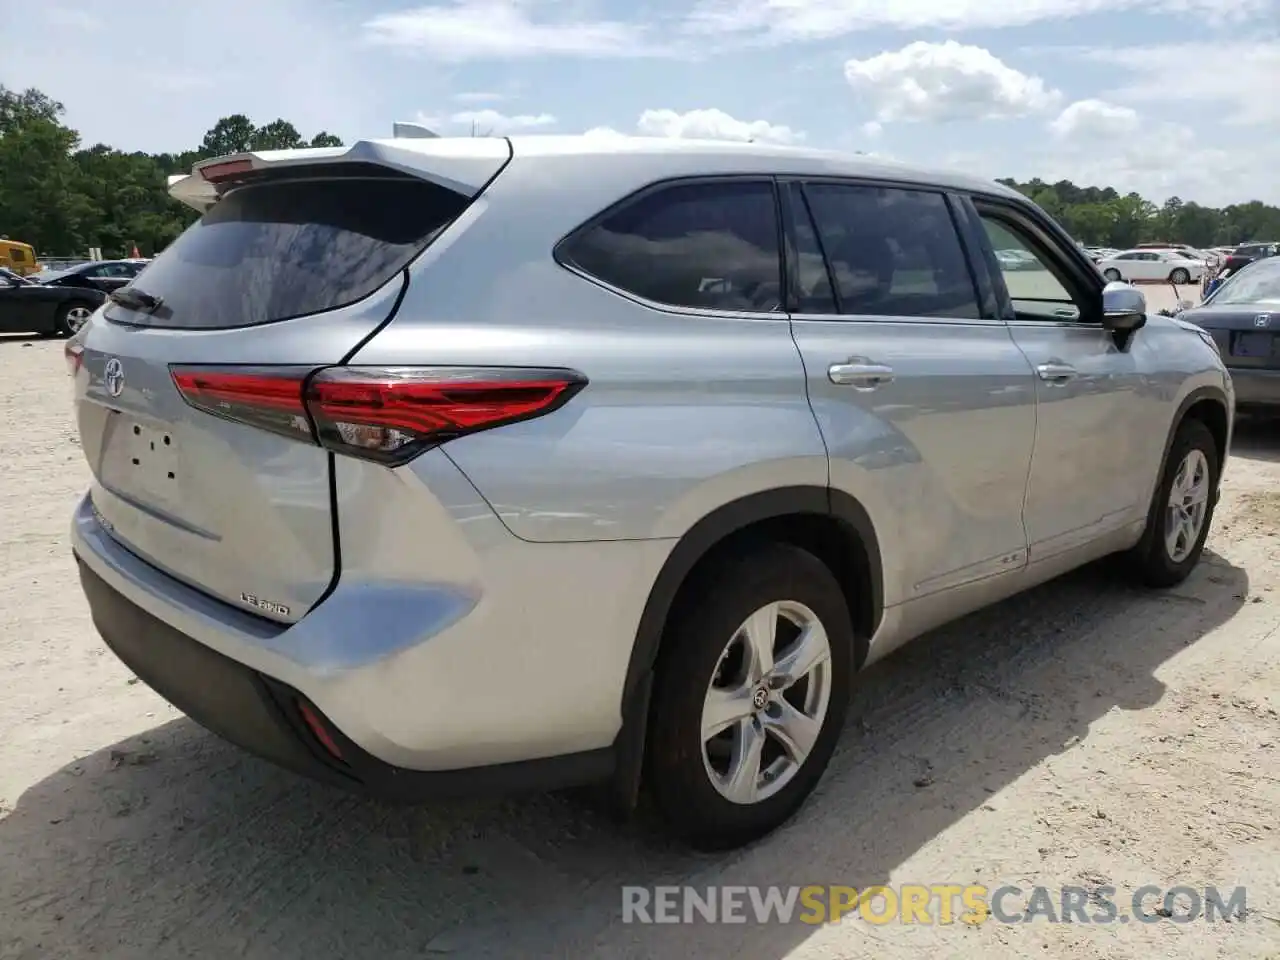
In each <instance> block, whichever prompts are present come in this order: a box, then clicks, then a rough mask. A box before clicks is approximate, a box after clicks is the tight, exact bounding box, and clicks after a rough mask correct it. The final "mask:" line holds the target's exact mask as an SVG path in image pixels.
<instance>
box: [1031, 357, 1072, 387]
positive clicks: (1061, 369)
mask: <svg viewBox="0 0 1280 960" xmlns="http://www.w3.org/2000/svg"><path fill="white" fill-rule="evenodd" d="M1036 373H1038V374H1039V375H1040V379H1041V380H1044V381H1045V382H1047V383H1066V382H1067V381H1068V380H1074V379H1075V378H1076V376H1077V375H1078V371H1077V370H1076V368H1075V367H1073V366H1071V364H1069V363H1058V362H1055V361H1051V362H1049V363H1042V364H1040V366H1038V367H1036Z"/></svg>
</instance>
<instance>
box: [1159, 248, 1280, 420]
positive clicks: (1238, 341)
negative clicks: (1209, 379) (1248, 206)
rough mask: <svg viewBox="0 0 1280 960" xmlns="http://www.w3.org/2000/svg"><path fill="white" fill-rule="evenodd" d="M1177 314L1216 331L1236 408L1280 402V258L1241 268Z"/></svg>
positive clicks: (1275, 406)
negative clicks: (1189, 307) (1212, 290)
mask: <svg viewBox="0 0 1280 960" xmlns="http://www.w3.org/2000/svg"><path fill="white" fill-rule="evenodd" d="M1178 316H1179V317H1180V318H1181V319H1183V320H1189V321H1191V322H1192V323H1194V324H1195V325H1196V326H1198V327H1200V328H1202V329H1204V330H1206V331H1208V332H1209V333H1210V334H1212V335H1213V339H1214V342H1215V343H1217V345H1218V350H1219V351H1220V352H1221V353H1222V357H1223V359H1224V360H1225V361H1226V364H1227V369H1229V370H1230V371H1231V379H1232V382H1234V383H1235V387H1236V409H1237V410H1242V411H1248V410H1249V409H1251V408H1259V409H1261V408H1272V409H1274V408H1277V407H1280V257H1267V258H1266V259H1262V260H1255V261H1254V262H1252V263H1250V264H1248V265H1247V266H1245V267H1242V268H1241V269H1240V271H1239V272H1238V273H1236V274H1234V275H1233V276H1231V277H1230V278H1228V279H1227V280H1226V281H1225V282H1224V283H1223V284H1222V286H1220V287H1218V289H1216V290H1215V291H1214V292H1213V293H1212V294H1210V295H1209V298H1208V299H1207V300H1205V302H1204V303H1202V304H1201V305H1200V306H1198V307H1193V308H1192V309H1190V310H1184V311H1183V312H1182V313H1180V314H1178Z"/></svg>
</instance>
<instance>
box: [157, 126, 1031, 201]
mask: <svg viewBox="0 0 1280 960" xmlns="http://www.w3.org/2000/svg"><path fill="white" fill-rule="evenodd" d="M504 140H505V141H506V142H505V143H504ZM507 143H509V144H510V150H511V152H512V155H513V156H514V157H516V158H518V159H520V160H526V159H529V160H537V159H556V160H563V161H572V160H573V159H574V158H575V157H581V158H584V159H586V158H591V159H592V165H593V166H594V164H595V158H597V157H609V156H612V157H616V158H619V159H624V158H625V159H627V160H629V161H632V162H635V161H641V162H643V163H644V164H645V165H646V166H648V167H651V168H652V169H651V170H649V171H646V172H647V173H648V172H652V173H653V174H655V175H656V176H655V177H654V179H663V178H667V177H681V176H697V175H713V176H714V175H717V174H720V175H726V174H734V173H745V174H756V173H758V174H794V175H797V176H839V177H869V178H876V179H885V180H895V181H898V182H900V183H915V184H920V185H921V186H931V187H944V188H950V189H956V190H971V191H978V192H982V193H986V194H994V195H998V196H1004V197H1010V198H1015V199H1020V200H1021V199H1024V198H1023V197H1022V195H1021V194H1019V193H1018V192H1017V191H1015V190H1012V189H1010V188H1008V187H1005V186H1004V185H1002V184H999V183H996V182H995V181H993V180H985V179H982V178H981V177H973V176H968V175H965V174H961V173H956V172H951V171H942V170H931V169H927V168H922V167H915V166H911V165H909V164H905V163H899V162H897V161H895V160H888V159H884V158H880V157H872V156H867V155H863V154H848V153H838V152H834V151H827V150H813V149H810V148H807V147H790V146H780V145H775V144H767V143H739V142H734V141H728V140H685V139H676V138H668V137H630V136H623V135H607V136H605V135H592V134H577V135H544V136H516V137H508V138H500V137H433V138H423V139H414V138H399V139H394V138H386V139H369V140H358V141H356V142H354V143H352V144H350V145H349V146H345V147H322V148H304V149H300V150H278V151H261V152H254V153H243V154H234V155H232V156H231V157H219V158H216V159H213V160H207V161H204V162H202V163H200V164H197V165H196V169H197V170H199V169H201V168H205V167H209V166H216V165H219V164H222V163H225V162H227V161H228V160H230V159H232V158H233V157H234V158H252V160H253V162H254V163H255V165H267V166H270V165H274V164H276V163H282V164H290V165H292V164H294V163H304V164H305V163H315V162H324V161H334V160H337V161H345V160H372V161H374V162H388V161H394V165H397V166H407V167H418V166H420V165H422V166H423V167H424V168H435V171H436V172H438V171H439V170H440V169H442V167H441V161H442V160H447V161H448V162H449V163H450V167H449V170H450V173H451V174H456V172H457V170H458V169H459V168H458V167H457V166H456V165H457V164H458V163H459V162H462V163H464V164H465V163H466V162H467V161H468V160H471V159H476V160H479V159H484V160H489V161H491V160H493V159H494V158H495V156H496V155H497V154H498V152H499V151H501V152H502V153H505V152H506V150H507V149H508V148H507V146H506V144H507ZM499 144H501V147H499ZM170 179H171V180H177V179H179V178H170ZM481 179H482V181H483V180H484V179H488V177H487V176H485V177H483V178H481ZM170 186H171V187H172V186H173V184H171V185H170ZM476 186H479V184H476Z"/></svg>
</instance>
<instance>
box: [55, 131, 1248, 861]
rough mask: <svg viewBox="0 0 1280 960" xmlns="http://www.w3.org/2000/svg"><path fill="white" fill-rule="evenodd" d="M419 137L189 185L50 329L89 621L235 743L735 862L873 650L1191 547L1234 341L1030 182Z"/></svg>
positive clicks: (585, 144)
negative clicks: (591, 822)
mask: <svg viewBox="0 0 1280 960" xmlns="http://www.w3.org/2000/svg"><path fill="white" fill-rule="evenodd" d="M412 146H413V149H412V150H407V149H405V148H404V145H403V142H401V141H360V142H357V143H355V144H354V145H352V146H351V147H350V148H348V150H347V151H346V152H344V153H338V152H335V151H333V150H325V151H306V150H303V151H289V152H271V153H268V154H243V155H238V156H234V157H229V158H222V159H219V160H213V161H207V162H205V163H202V164H199V165H197V167H196V170H197V172H198V173H199V174H200V175H201V176H202V177H203V178H204V179H205V180H206V182H208V183H211V184H215V185H216V187H217V191H218V193H219V195H220V199H218V200H217V202H216V203H214V204H212V205H211V206H210V207H209V208H208V211H207V212H206V213H205V214H204V216H203V218H202V219H201V220H200V221H199V222H197V223H196V224H195V225H194V226H192V227H191V228H190V229H189V230H187V231H186V232H185V233H184V234H183V235H182V236H181V237H179V238H178V239H177V240H175V241H174V242H173V244H172V245H170V246H169V248H168V249H167V250H165V251H164V252H163V253H162V254H161V255H159V256H158V257H157V258H156V259H155V260H154V261H153V262H152V264H151V265H150V266H149V267H148V268H147V270H146V273H145V274H143V275H142V276H141V277H139V278H138V281H137V282H136V283H135V284H133V285H132V286H130V287H127V288H125V290H123V291H119V292H118V293H117V294H115V295H114V296H115V297H116V298H118V300H119V302H112V303H110V304H108V305H107V307H106V308H105V309H104V311H103V312H102V313H101V314H100V315H98V316H97V317H95V319H94V322H93V323H91V324H89V325H88V326H87V327H86V328H85V329H84V331H83V332H82V334H81V335H79V336H77V337H76V338H75V339H74V340H73V341H72V342H71V343H70V344H69V345H68V347H67V359H68V366H69V370H70V372H71V374H72V376H73V377H74V383H75V398H76V399H75V402H76V406H77V408H78V410H77V421H78V424H79V429H80V437H81V449H82V450H83V451H84V454H85V456H86V459H87V461H88V463H89V466H90V468H91V470H92V471H93V475H94V477H93V483H92V486H91V488H90V490H89V491H88V493H87V495H86V496H85V498H84V499H83V501H82V502H81V503H80V505H79V506H78V508H77V509H76V511H75V517H74V524H73V544H74V551H75V555H76V557H77V558H78V561H79V564H80V571H81V580H82V583H83V587H84V590H85V593H86V595H87V597H88V602H89V606H90V609H91V610H92V614H93V620H94V623H95V624H96V626H97V628H98V629H99V631H100V632H101V633H102V635H103V637H104V639H105V640H106V643H107V644H108V645H109V646H110V647H111V649H113V650H114V651H115V653H116V654H117V655H118V656H119V657H120V659H122V660H123V661H124V662H125V663H126V664H128V665H129V666H130V668H131V669H132V670H133V671H134V673H135V674H136V675H137V676H138V677H140V678H141V679H142V680H143V681H144V682H146V683H147V684H149V685H150V686H151V687H153V688H154V689H155V690H157V691H159V692H160V693H161V694H162V695H163V696H165V697H167V698H168V699H169V700H170V701H171V702H172V703H174V704H175V705H177V706H178V707H179V708H181V709H182V710H185V711H186V712H187V713H189V714H190V715H191V716H192V717H194V718H195V719H196V720H198V721H200V722H202V723H204V724H206V725H207V726H208V727H209V728H210V729H212V730H214V731H217V732H218V733H219V734H221V735H222V736H224V737H227V738H228V739H230V740H232V741H234V742H237V743H240V744H242V745H243V746H245V747H247V748H249V749H251V750H254V751H256V752H258V753H259V754H261V755H263V756H265V757H268V758H270V759H272V760H274V761H275V762H277V763H279V764H282V765H284V766H287V767H291V768H293V769H295V770H298V771H301V772H305V773H308V774H310V775H312V776H314V777H316V778H318V779H321V780H325V781H328V782H330V783H334V784H337V785H341V786H345V787H347V788H350V789H353V790H357V791H360V792H364V793H369V794H374V795H378V796H384V797H391V798H396V799H415V798H430V797H433V796H436V795H438V794H440V793H441V792H442V791H450V790H477V789H492V788H496V787H498V786H506V787H513V786H525V787H528V786H538V787H547V786H552V785H562V784H567V783H579V782H587V781H592V780H597V779H600V780H608V781H609V782H610V783H611V784H612V786H613V790H614V796H615V797H616V799H617V800H618V802H619V804H620V805H621V806H623V807H624V808H629V807H630V806H632V805H633V804H634V802H635V799H636V795H637V791H638V790H639V789H641V788H644V789H647V790H648V791H650V792H651V794H652V796H653V798H654V800H655V802H656V807H657V809H658V810H660V811H661V812H662V814H663V815H664V816H665V817H666V819H667V821H668V822H669V824H670V825H671V827H672V829H673V830H674V831H675V832H676V833H677V834H678V835H679V836H681V837H683V838H684V839H685V840H687V841H688V842H690V843H692V844H695V845H697V846H700V847H704V848H724V847H732V846H736V845H739V844H743V843H746V842H749V841H751V840H753V839H754V838H757V837H760V836H761V835H763V834H765V833H767V832H768V831H770V830H772V829H773V828H775V827H777V826H778V825H779V824H780V823H782V822H783V821H785V820H786V819H787V818H788V817H789V816H790V815H791V814H792V813H793V812H795V811H796V810H797V809H798V808H799V807H800V806H801V805H802V803H803V802H804V800H805V798H806V797H807V796H808V795H809V793H810V791H811V790H812V789H813V788H814V786H815V785H816V784H817V782H818V780H819V778H820V777H821V776H822V773H823V770H824V769H825V768H826V766H827V763H828V761H829V760H830V758H831V755H832V752H833V751H834V749H835V747H836V742H837V740H838V739H839V737H840V734H841V729H842V727H843V723H844V718H845V713H846V710H847V707H848V703H849V696H850V693H851V689H852V687H853V685H854V684H855V683H858V682H860V677H861V676H862V673H861V670H862V668H863V667H865V666H867V665H868V664H870V663H872V662H874V661H877V660H879V659H881V658H882V657H884V656H886V655H887V654H889V653H890V652H891V651H892V650H894V649H895V648H896V647H898V646H900V645H901V644H903V643H904V642H906V641H908V640H910V639H911V638H912V637H915V636H917V635H919V634H920V633H922V632H924V631H926V630H929V629H931V628H933V627H935V626H937V625H939V624H941V623H943V622H945V621H949V620H952V619H954V618H956V617H959V616H961V615H963V614H966V613H968V612H970V611H972V610H975V609H977V608H980V607H983V606H985V605H987V604H990V603H993V602H995V601H997V600H999V599H1001V598H1003V597H1007V596H1009V595H1011V594H1014V593H1017V592H1019V591H1022V590H1025V589H1027V588H1028V587H1031V586H1032V585H1034V584H1038V583H1042V582H1044V581H1046V580H1048V579H1050V578H1052V577H1055V576H1057V575H1059V574H1061V573H1063V572H1064V571H1066V570H1069V569H1071V568H1073V567H1076V566H1078V565H1080V564H1083V563H1086V562H1088V561H1091V560H1094V559H1096V558H1099V557H1103V556H1106V555H1110V554H1115V553H1117V552H1119V553H1121V554H1122V555H1123V557H1124V563H1125V564H1127V566H1128V569H1129V570H1130V571H1131V572H1132V573H1133V574H1134V576H1135V577H1136V578H1137V579H1138V580H1140V581H1142V582H1144V583H1147V584H1151V585H1155V586H1169V585H1172V584H1176V583H1178V582H1180V581H1182V580H1183V579H1184V578H1185V577H1186V576H1187V575H1188V573H1189V572H1190V571H1191V569H1192V568H1193V567H1194V566H1195V565H1196V563H1197V561H1198V560H1199V557H1200V553H1201V550H1202V548H1203V544H1204V540H1205V536H1206V533H1207V531H1208V530H1209V526H1210V522H1211V518H1212V514H1213V509H1214V505H1215V503H1216V502H1217V496H1218V484H1219V478H1220V476H1221V470H1222V465H1223V463H1224V461H1225V458H1226V455H1227V449H1228V444H1229V440H1230V432H1231V423H1232V413H1233V401H1232V393H1231V387H1230V380H1229V378H1228V377H1227V374H1226V371H1225V368H1224V366H1223V363H1222V359H1221V358H1220V357H1219V355H1218V353H1217V351H1216V350H1215V349H1213V346H1212V341H1211V340H1210V339H1209V338H1208V336H1207V334H1205V333H1204V332H1203V331H1200V330H1198V329H1196V328H1195V327H1194V326H1193V325H1191V324H1186V323H1182V322H1180V321H1178V320H1176V319H1174V318H1169V317H1161V316H1151V317H1148V316H1147V315H1146V312H1145V301H1144V298H1143V296H1142V294H1141V292H1140V291H1139V290H1138V289H1136V288H1134V287H1132V286H1129V285H1127V284H1112V285H1109V286H1108V285H1106V284H1105V283H1104V281H1103V279H1102V277H1101V276H1100V274H1099V273H1098V271H1097V270H1096V269H1095V268H1094V267H1093V265H1092V264H1091V263H1090V262H1089V260H1088V258H1087V257H1085V256H1084V255H1083V254H1082V253H1081V252H1080V251H1079V249H1078V248H1077V247H1076V245H1075V244H1074V242H1073V241H1072V239H1071V238H1070V236H1069V235H1068V234H1067V233H1066V232H1065V231H1063V230H1062V228H1061V227H1059V226H1058V225H1057V224H1056V223H1054V222H1053V221H1052V220H1050V219H1049V218H1048V217H1047V216H1046V215H1045V214H1044V213H1043V212H1042V211H1041V210H1039V208H1037V207H1036V206H1034V205H1033V204H1032V203H1030V202H1029V201H1027V200H1026V199H1025V198H1023V197H1022V196H1021V195H1020V194H1018V193H1017V192H1016V191H1013V190H1010V189H1007V188H1005V187H1003V186H1001V185H999V184H995V183H991V182H988V181H983V180H979V179H974V178H970V177H967V176H961V175H958V174H948V173H934V172H928V171H915V170H913V169H912V168H910V167H906V166H898V165H893V166H885V165H883V164H881V163H878V162H876V161H873V160H871V159H868V158H862V157H849V158H847V159H833V158H832V157H831V155H830V154H827V153H819V152H811V151H807V150H798V149H785V148H779V147H769V146H765V145H761V144H728V143H698V142H691V141H685V142H679V143H676V142H666V141H662V140H657V139H634V140H631V139H621V140H615V139H610V140H607V141H606V140H600V139H597V138H590V137H586V138H584V137H533V138H510V139H507V138H496V137H478V138H463V139H457V138H439V139H430V140H428V139H423V140H420V141H415V142H414V143H413V145H412ZM357 170H358V171H359V172H360V175H359V176H353V175H351V173H350V171H357ZM481 196H483V201H482V202H477V198H479V197H481ZM1010 249H1016V250H1025V251H1027V252H1028V253H1030V254H1031V255H1032V256H1033V257H1034V259H1036V260H1037V262H1038V263H1039V266H1040V268H1041V269H1039V270H1036V271H1034V272H1032V271H1025V272H1024V271H1007V272H1006V271H1005V270H1004V269H1003V268H1002V267H1001V261H1000V259H999V258H998V257H997V256H996V251H997V250H1010ZM783 250H787V251H788V252H789V254H788V255H787V256H785V257H784V256H783V253H782V251H783ZM1136 398H1141V402H1134V401H1135V399H1136ZM1064 464H1087V465H1088V469H1087V470H1084V471H1083V472H1082V471H1081V470H1078V469H1064V468H1063V465H1064ZM339 558H340V559H339Z"/></svg>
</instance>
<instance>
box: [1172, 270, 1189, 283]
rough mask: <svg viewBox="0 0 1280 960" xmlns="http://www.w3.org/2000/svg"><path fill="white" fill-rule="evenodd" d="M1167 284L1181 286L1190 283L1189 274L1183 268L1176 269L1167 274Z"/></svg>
mask: <svg viewBox="0 0 1280 960" xmlns="http://www.w3.org/2000/svg"><path fill="white" fill-rule="evenodd" d="M1169 282H1170V283H1176V284H1177V285H1178V286H1182V285H1183V284H1184V283H1190V282H1191V272H1190V271H1189V270H1187V269H1186V268H1185V267H1178V269H1177V270H1174V271H1173V273H1171V274H1169Z"/></svg>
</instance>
